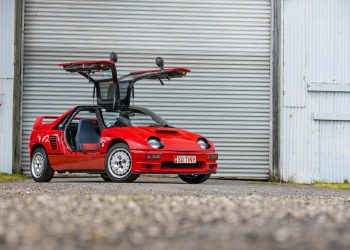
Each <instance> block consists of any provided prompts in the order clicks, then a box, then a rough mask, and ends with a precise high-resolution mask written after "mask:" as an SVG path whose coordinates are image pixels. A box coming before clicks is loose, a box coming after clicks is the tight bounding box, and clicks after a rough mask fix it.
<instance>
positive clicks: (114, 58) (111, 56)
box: [109, 52, 118, 63]
mask: <svg viewBox="0 0 350 250" xmlns="http://www.w3.org/2000/svg"><path fill="white" fill-rule="evenodd" d="M109 59H110V60H111V61H112V62H115V63H116V62H117V61H118V55H117V53H115V52H112V53H111V54H109Z"/></svg>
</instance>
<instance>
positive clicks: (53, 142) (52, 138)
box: [49, 135, 57, 150]
mask: <svg viewBox="0 0 350 250" xmlns="http://www.w3.org/2000/svg"><path fill="white" fill-rule="evenodd" d="M49 140H50V148H51V149H52V150H56V149H57V138H56V136H54V135H50V136H49Z"/></svg>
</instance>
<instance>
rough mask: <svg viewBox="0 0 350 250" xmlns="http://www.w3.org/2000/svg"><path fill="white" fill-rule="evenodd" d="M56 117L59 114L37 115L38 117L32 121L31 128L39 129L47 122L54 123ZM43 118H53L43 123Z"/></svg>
mask: <svg viewBox="0 0 350 250" xmlns="http://www.w3.org/2000/svg"><path fill="white" fill-rule="evenodd" d="M57 118H59V116H39V117H38V118H36V120H35V122H34V125H33V129H35V130H41V129H43V127H44V126H47V125H49V124H52V123H54V122H55V121H56V120H57ZM44 119H53V121H52V122H47V123H43V120H44Z"/></svg>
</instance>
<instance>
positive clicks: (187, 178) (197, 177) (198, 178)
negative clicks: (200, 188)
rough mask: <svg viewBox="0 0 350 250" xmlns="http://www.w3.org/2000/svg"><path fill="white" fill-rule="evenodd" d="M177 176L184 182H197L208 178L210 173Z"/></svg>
mask: <svg viewBox="0 0 350 250" xmlns="http://www.w3.org/2000/svg"><path fill="white" fill-rule="evenodd" d="M179 177H180V178H181V180H183V181H184V182H187V183H190V184H199V183H202V182H205V181H206V180H208V179H209V177H210V174H179Z"/></svg>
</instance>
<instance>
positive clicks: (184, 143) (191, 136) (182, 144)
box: [109, 127, 214, 151]
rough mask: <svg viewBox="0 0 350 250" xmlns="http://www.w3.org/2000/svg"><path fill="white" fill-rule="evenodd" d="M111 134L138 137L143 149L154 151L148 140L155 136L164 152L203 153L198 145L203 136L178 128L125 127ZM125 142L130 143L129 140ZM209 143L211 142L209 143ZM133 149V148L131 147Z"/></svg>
mask: <svg viewBox="0 0 350 250" xmlns="http://www.w3.org/2000/svg"><path fill="white" fill-rule="evenodd" d="M109 130H110V132H112V131H113V130H115V132H116V133H120V132H121V133H123V130H124V132H125V135H127V134H128V136H127V137H128V138H129V139H131V138H134V139H136V138H135V137H137V141H139V142H143V143H142V144H143V147H146V148H147V149H152V148H151V146H149V145H148V143H147V140H148V138H150V137H152V136H155V137H158V138H159V139H160V140H161V141H162V142H163V144H164V150H178V151H202V150H203V149H201V148H200V147H199V145H198V143H197V140H198V139H199V138H201V137H202V136H201V135H199V134H195V133H192V132H189V131H186V130H183V129H178V128H166V127H124V128H110V129H109ZM127 137H125V140H126V141H128V138H127ZM208 142H209V141H208ZM209 144H210V146H211V147H210V149H211V150H213V149H214V146H213V145H212V143H211V142H209ZM131 148H132V146H131Z"/></svg>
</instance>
